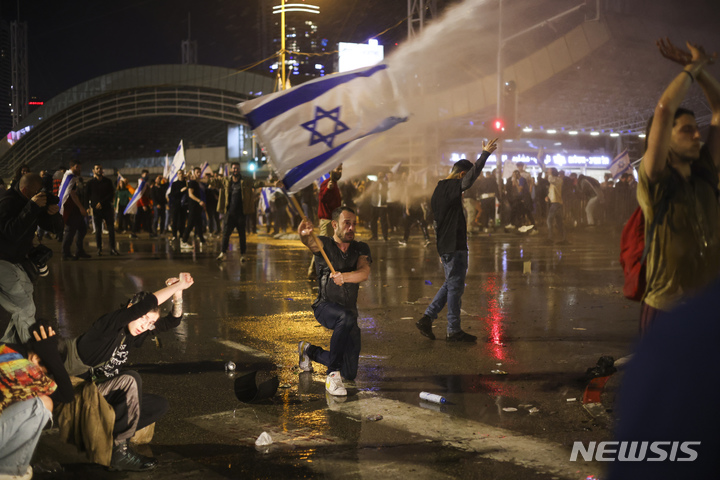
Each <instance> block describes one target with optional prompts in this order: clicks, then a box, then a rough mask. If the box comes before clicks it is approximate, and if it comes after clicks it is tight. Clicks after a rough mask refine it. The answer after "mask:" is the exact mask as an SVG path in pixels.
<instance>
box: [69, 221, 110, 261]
mask: <svg viewBox="0 0 720 480" xmlns="http://www.w3.org/2000/svg"><path fill="white" fill-rule="evenodd" d="M100 233H102V229H101V230H100ZM85 234H87V223H85V217H83V216H82V215H80V214H79V213H78V214H74V215H71V216H70V218H68V221H67V223H65V232H64V234H63V242H62V251H63V256H66V257H69V256H70V255H71V253H70V246H71V245H72V242H73V237H77V238H76V239H75V246H76V249H75V253H76V254H77V253H82V252H84V251H85V247H83V240H84V239H85Z"/></svg>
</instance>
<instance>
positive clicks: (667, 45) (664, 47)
mask: <svg viewBox="0 0 720 480" xmlns="http://www.w3.org/2000/svg"><path fill="white" fill-rule="evenodd" d="M655 45H657V47H658V50H660V55H662V56H663V57H665V58H667V59H668V60H672V61H673V62H675V63H679V64H680V65H682V66H685V65H687V64H688V63H690V62H692V54H691V53H690V52H686V51H685V50H683V49H682V48H680V47H678V46H676V45H673V43H672V42H671V41H670V38H668V37H666V38H661V39H659V40H658V41H657V42H655Z"/></svg>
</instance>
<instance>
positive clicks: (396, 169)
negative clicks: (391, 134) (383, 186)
mask: <svg viewBox="0 0 720 480" xmlns="http://www.w3.org/2000/svg"><path fill="white" fill-rule="evenodd" d="M402 162H403V161H402V160H400V161H399V162H397V163H396V164H395V165H393V167H392V168H391V169H390V172H392V173H397V172H398V170H400V165H402Z"/></svg>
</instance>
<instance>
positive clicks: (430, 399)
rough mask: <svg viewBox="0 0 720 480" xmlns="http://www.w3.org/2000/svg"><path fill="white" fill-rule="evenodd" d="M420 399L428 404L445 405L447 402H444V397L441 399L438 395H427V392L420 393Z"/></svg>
mask: <svg viewBox="0 0 720 480" xmlns="http://www.w3.org/2000/svg"><path fill="white" fill-rule="evenodd" d="M420 398H422V399H423V400H426V401H428V402H433V403H445V402H447V400H445V397H442V396H440V395H435V394H434V393H428V392H420Z"/></svg>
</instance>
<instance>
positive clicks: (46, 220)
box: [0, 188, 63, 263]
mask: <svg viewBox="0 0 720 480" xmlns="http://www.w3.org/2000/svg"><path fill="white" fill-rule="evenodd" d="M38 225H39V226H40V227H41V228H43V229H44V230H47V231H49V232H54V233H59V232H60V231H61V230H62V228H63V221H62V217H61V216H60V214H55V215H48V214H47V209H46V208H41V207H39V206H38V205H37V204H36V203H35V202H33V201H31V200H30V199H29V198H25V196H24V195H23V194H22V193H20V191H19V190H18V189H16V188H11V189H9V190H7V191H5V192H3V193H2V194H1V195H0V259H2V260H6V261H8V262H10V263H19V262H22V261H23V260H24V259H25V257H26V256H27V254H28V253H29V252H30V250H31V249H32V247H33V237H34V236H35V230H36V229H37V227H38Z"/></svg>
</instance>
